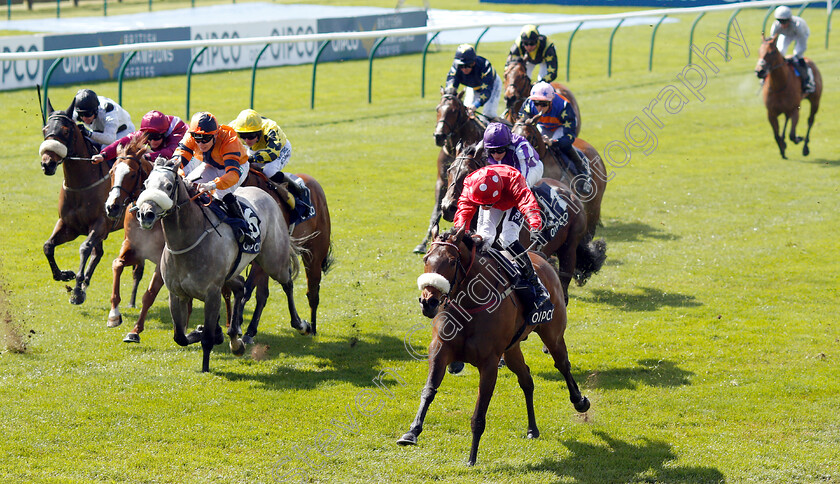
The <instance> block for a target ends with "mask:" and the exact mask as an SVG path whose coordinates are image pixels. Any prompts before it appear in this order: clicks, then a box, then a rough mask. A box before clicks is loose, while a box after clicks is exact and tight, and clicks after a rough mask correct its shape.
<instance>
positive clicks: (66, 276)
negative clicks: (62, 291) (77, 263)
mask: <svg viewBox="0 0 840 484" xmlns="http://www.w3.org/2000/svg"><path fill="white" fill-rule="evenodd" d="M75 278H76V273H75V272H73V271H61V273H59V275H58V277H56V278H54V279H55V280H56V281H63V282H67V281H72V280H73V279H75Z"/></svg>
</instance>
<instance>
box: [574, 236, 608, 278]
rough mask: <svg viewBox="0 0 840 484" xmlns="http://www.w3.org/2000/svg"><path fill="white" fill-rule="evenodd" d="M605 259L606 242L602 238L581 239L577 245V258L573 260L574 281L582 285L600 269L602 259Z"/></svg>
mask: <svg viewBox="0 0 840 484" xmlns="http://www.w3.org/2000/svg"><path fill="white" fill-rule="evenodd" d="M605 260H607V243H606V242H605V241H604V239H598V240H590V241H589V242H585V243H584V242H583V241H581V243H580V244H578V246H577V259H576V261H575V282H576V283H577V285H578V286H583V285H584V284H586V281H587V280H589V278H590V277H591V276H592V274H595V273H597V272H598V271H600V270H601V267H602V266H603V265H604V261H605Z"/></svg>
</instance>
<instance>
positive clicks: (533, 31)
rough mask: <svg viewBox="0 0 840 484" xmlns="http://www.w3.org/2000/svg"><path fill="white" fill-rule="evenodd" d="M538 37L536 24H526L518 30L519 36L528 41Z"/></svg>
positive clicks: (534, 40)
mask: <svg viewBox="0 0 840 484" xmlns="http://www.w3.org/2000/svg"><path fill="white" fill-rule="evenodd" d="M539 37H540V32H539V31H538V30H537V26H536V25H526V26H524V27H522V30H521V31H520V32H519V38H520V39H522V40H526V41H529V42H536V41H537V39H539Z"/></svg>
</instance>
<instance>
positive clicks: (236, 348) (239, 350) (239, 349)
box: [230, 338, 245, 356]
mask: <svg viewBox="0 0 840 484" xmlns="http://www.w3.org/2000/svg"><path fill="white" fill-rule="evenodd" d="M230 352H231V353H233V355H234V356H242V355H244V354H245V343H243V342H242V340H241V339H239V338H236V339H232V340H230Z"/></svg>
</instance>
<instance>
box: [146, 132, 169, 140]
mask: <svg viewBox="0 0 840 484" xmlns="http://www.w3.org/2000/svg"><path fill="white" fill-rule="evenodd" d="M165 137H166V135H165V134H163V133H148V134H146V139H147V140H149V141H157V140H160V139H163V138H165Z"/></svg>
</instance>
